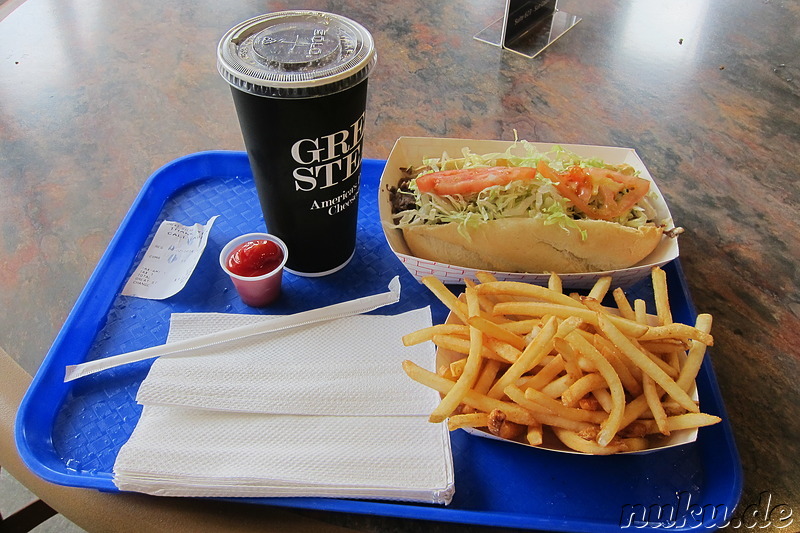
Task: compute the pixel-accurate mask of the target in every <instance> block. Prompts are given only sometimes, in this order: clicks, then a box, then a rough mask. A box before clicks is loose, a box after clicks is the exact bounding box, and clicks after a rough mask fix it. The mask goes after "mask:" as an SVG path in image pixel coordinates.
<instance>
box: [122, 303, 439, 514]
mask: <svg viewBox="0 0 800 533" xmlns="http://www.w3.org/2000/svg"><path fill="white" fill-rule="evenodd" d="M269 320H272V319H271V318H269V317H263V316H236V315H234V316H230V315H218V314H177V315H174V317H173V319H172V320H171V325H170V337H169V340H170V341H171V342H177V343H180V342H183V339H189V338H192V337H193V336H194V335H197V334H202V335H208V334H209V333H211V334H213V333H214V332H224V331H226V330H227V328H239V327H242V326H243V325H244V326H245V327H246V326H247V324H251V323H253V324H255V323H258V322H262V321H263V322H265V323H267V322H268V321H269ZM429 325H431V316H430V310H429V309H428V308H425V309H419V310H415V311H410V312H407V313H403V314H400V315H396V316H367V315H361V316H353V317H344V318H338V319H334V320H330V321H328V322H324V323H314V324H309V325H306V326H299V327H295V328H292V329H290V330H286V331H275V332H272V333H267V334H262V335H259V336H258V337H253V338H246V339H240V340H237V341H231V342H225V343H223V344H220V345H218V346H206V347H203V348H199V349H195V350H190V351H188V352H186V353H185V354H181V355H173V356H171V357H169V358H162V359H158V360H156V361H155V362H154V364H153V366H152V368H151V371H150V373H149V375H148V377H147V378H146V379H145V380H144V382H143V383H142V385H141V387H140V390H139V395H138V398H137V400H138V401H140V403H143V404H144V405H145V407H144V409H143V411H142V415H141V417H140V420H139V422H138V424H137V426H136V428H135V429H134V431H133V434H132V435H131V437H130V439H129V440H128V442H127V443H125V444H124V445H123V446H122V448H121V449H120V451H119V454H118V456H117V459H116V462H115V465H114V483H115V484H116V486H117V487H118V488H119V489H120V490H128V491H138V492H145V493H149V494H155V495H165V496H202V497H292V496H311V497H342V498H369V499H392V500H404V501H419V502H427V503H445V504H447V503H449V502H450V500H451V499H452V496H453V493H454V472H453V461H452V452H451V449H450V435H449V432H448V431H447V427H446V426H445V425H444V424H431V423H430V422H428V414H429V413H430V411H431V410H433V408H435V406H436V405H437V404H438V401H439V398H438V395H436V394H435V393H432V391H429V390H427V388H425V387H421V386H419V385H417V384H415V383H414V382H413V381H412V380H410V379H408V377H407V376H405V374H404V373H403V370H402V367H401V361H402V360H403V359H412V360H414V361H415V362H417V363H418V364H420V365H422V366H424V367H426V368H429V369H431V370H433V369H434V367H435V352H434V349H433V346H432V345H430V344H429V343H427V344H426V345H421V346H417V347H408V348H407V347H404V346H403V345H402V342H401V337H402V335H403V334H405V333H408V332H409V331H414V330H416V329H419V328H421V327H426V326H429ZM221 334H224V333H221Z"/></svg>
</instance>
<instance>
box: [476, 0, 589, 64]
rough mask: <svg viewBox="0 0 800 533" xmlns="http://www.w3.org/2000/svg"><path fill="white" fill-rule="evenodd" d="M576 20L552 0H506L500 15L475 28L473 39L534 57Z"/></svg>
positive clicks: (572, 25) (565, 31) (568, 28)
mask: <svg viewBox="0 0 800 533" xmlns="http://www.w3.org/2000/svg"><path fill="white" fill-rule="evenodd" d="M580 21H581V18H580V17H578V16H576V15H571V14H570V13H567V12H565V11H559V10H558V2H557V1H556V0H506V7H505V13H504V15H503V18H501V19H498V20H496V21H494V22H493V23H492V24H490V25H489V26H487V27H486V28H484V29H483V30H481V31H480V32H478V33H477V34H476V35H475V39H477V40H479V41H482V42H485V43H488V44H491V45H494V46H500V47H501V48H504V49H506V50H510V51H512V52H515V53H517V54H520V55H522V56H525V57H528V58H534V57H536V56H537V55H539V54H541V53H542V52H544V50H545V49H546V48H547V47H548V46H550V45H551V44H553V43H554V42H555V41H556V40H557V39H558V38H559V37H561V36H562V35H564V34H565V33H567V31H569V30H570V29H572V28H573V27H574V26H575V25H576V24H577V23H578V22H580Z"/></svg>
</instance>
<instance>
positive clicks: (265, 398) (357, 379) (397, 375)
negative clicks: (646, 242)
mask: <svg viewBox="0 0 800 533" xmlns="http://www.w3.org/2000/svg"><path fill="white" fill-rule="evenodd" d="M270 319H271V318H270V317H265V316H258V315H255V316H253V315H226V314H216V313H211V314H195V313H188V314H174V315H172V319H171V321H170V333H169V338H168V341H167V342H175V341H181V340H185V339H188V338H191V337H193V336H198V335H202V334H207V333H215V332H218V331H224V330H226V329H230V328H234V327H239V326H242V325H245V324H252V323H257V322H263V321H269V320H270ZM430 324H431V315H430V310H429V309H428V308H425V309H419V310H415V311H410V312H407V313H403V314H400V315H396V316H372V315H359V316H354V317H347V318H341V319H339V320H333V321H329V322H322V323H318V324H312V325H309V326H304V327H301V328H294V329H291V330H285V331H277V332H274V333H269V334H265V335H261V336H258V337H253V338H246V339H242V340H240V341H236V342H232V343H227V344H225V345H222V346H219V347H214V346H212V347H209V348H205V349H202V350H197V351H194V352H190V353H191V354H192V355H184V356H180V355H179V356H175V357H169V358H160V359H157V360H156V361H155V362H154V363H153V366H152V367H151V369H150V372H149V374H148V375H147V379H146V380H144V382H143V383H142V385H141V387H140V388H139V392H138V394H137V396H136V400H137V401H138V402H139V403H140V404H142V405H175V406H183V407H197V408H205V409H217V410H230V411H242V412H251V413H278V414H297V415H312V414H313V415H350V416H367V415H404V416H408V415H426V414H429V413H430V411H431V406H434V407H435V406H436V404H437V402H438V396H437V393H436V392H435V391H433V390H432V389H428V388H426V387H420V386H419V385H418V384H417V383H415V382H414V381H412V380H410V379H408V378H407V377H406V376H405V374H404V373H403V370H402V366H401V364H402V361H403V360H404V359H410V360H412V361H414V362H415V363H417V364H419V365H421V366H423V367H424V368H431V369H432V368H434V364H435V357H436V355H435V353H434V350H433V347H432V345H430V344H429V343H427V344H420V345H417V346H410V347H406V346H403V343H402V341H401V337H402V335H403V333H404V332H411V331H416V330H418V329H420V328H423V327H425V326H426V325H430Z"/></svg>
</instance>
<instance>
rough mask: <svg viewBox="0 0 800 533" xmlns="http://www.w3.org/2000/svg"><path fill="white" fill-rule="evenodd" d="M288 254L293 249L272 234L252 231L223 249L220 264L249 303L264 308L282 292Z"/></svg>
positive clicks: (243, 298) (240, 294) (242, 297)
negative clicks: (284, 267)
mask: <svg viewBox="0 0 800 533" xmlns="http://www.w3.org/2000/svg"><path fill="white" fill-rule="evenodd" d="M288 257H289V251H288V250H287V248H286V245H285V244H284V243H283V241H282V240H280V239H279V238H277V237H275V236H274V235H270V234H269V233H248V234H247V235H242V236H240V237H236V238H235V239H233V240H232V241H230V242H229V243H228V244H226V245H225V247H224V248H222V252H220V254H219V264H220V266H221V267H222V269H223V270H224V271H225V272H227V273H228V275H229V276H230V277H231V281H233V285H234V287H236V291H237V292H238V293H239V297H240V298H241V299H242V301H243V302H244V303H245V304H247V305H249V306H250V307H264V306H265V305H269V304H270V303H272V302H273V301H275V299H276V298H277V297H278V296H280V294H281V282H282V281H283V265H285V264H286V259H287V258H288Z"/></svg>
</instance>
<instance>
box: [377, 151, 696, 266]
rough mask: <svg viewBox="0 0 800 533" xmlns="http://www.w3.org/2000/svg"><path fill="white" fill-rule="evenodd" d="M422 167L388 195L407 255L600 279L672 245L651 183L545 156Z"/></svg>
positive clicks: (585, 162)
mask: <svg viewBox="0 0 800 533" xmlns="http://www.w3.org/2000/svg"><path fill="white" fill-rule="evenodd" d="M516 144H517V145H522V146H523V147H525V153H524V155H513V154H512V153H511V152H512V150H511V149H509V150H507V151H506V152H503V153H496V154H486V155H478V154H474V153H472V152H470V151H469V150H467V149H464V150H463V157H460V158H450V157H448V156H447V155H446V154H445V155H443V156H442V157H441V158H436V159H426V160H424V161H422V162H421V164H420V165H419V166H416V167H413V168H406V169H403V173H404V177H403V178H402V179H401V180H400V182H399V183H398V185H397V187H394V188H391V189H390V199H391V202H392V213H393V222H394V227H396V228H399V229H401V230H402V232H403V236H404V238H405V241H406V243H407V245H408V247H409V249H410V250H411V252H412V254H413V255H415V256H417V257H419V258H422V259H427V260H430V261H437V262H442V263H447V264H451V265H457V266H462V267H467V268H474V269H485V270H494V271H502V272H528V273H539V272H559V273H579V272H602V271H608V270H618V269H623V268H627V267H630V266H633V265H635V264H636V263H638V262H639V261H641V260H642V259H644V258H645V257H647V255H649V254H650V253H651V252H652V251H653V250H654V249H655V248H656V246H658V244H659V242H660V241H661V239H662V236H664V235H666V236H669V237H672V236H675V235H677V234H678V233H679V232H680V230H679V229H676V228H669V229H668V228H667V227H666V224H667V223H668V221H663V220H658V219H657V213H656V209H655V207H654V205H653V200H655V199H656V198H657V193H656V191H655V190H653V188H652V187H651V182H650V181H649V180H647V179H645V178H642V177H640V176H639V175H638V172H637V171H636V170H635V169H634V168H633V167H630V166H628V165H608V164H606V163H604V162H603V161H601V160H598V159H591V158H581V157H578V156H577V155H575V154H573V153H571V152H568V151H566V150H563V149H560V148H558V147H556V148H554V149H553V150H552V151H550V152H548V153H546V154H542V153H540V152H538V151H536V150H535V149H534V148H533V146H531V145H530V144H529V143H526V142H525V141H518V143H516Z"/></svg>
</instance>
